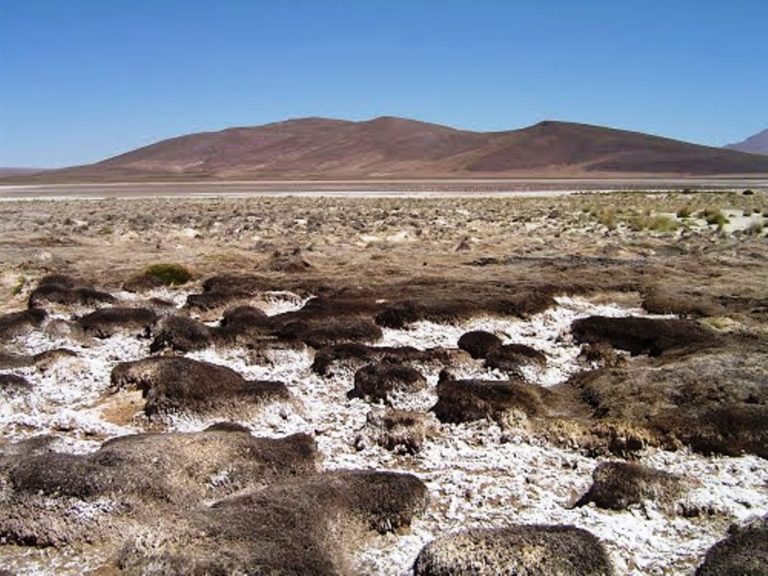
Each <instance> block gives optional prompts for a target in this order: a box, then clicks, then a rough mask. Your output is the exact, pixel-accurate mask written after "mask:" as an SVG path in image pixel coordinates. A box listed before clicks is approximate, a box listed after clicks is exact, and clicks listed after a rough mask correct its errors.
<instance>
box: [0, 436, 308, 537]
mask: <svg viewBox="0 0 768 576" xmlns="http://www.w3.org/2000/svg"><path fill="white" fill-rule="evenodd" d="M26 444H28V442H27V443H26ZM48 450H49V449H48V448H47V445H46V444H45V443H44V444H43V445H42V446H40V447H39V448H36V447H35V446H29V447H26V446H24V447H21V448H19V449H17V450H15V451H14V452H12V453H6V454H5V457H4V458H2V459H0V474H1V475H2V481H3V483H4V485H5V486H6V492H5V494H4V500H3V506H2V507H0V538H2V539H3V541H4V542H7V543H17V544H22V545H28V546H61V545H63V544H68V543H73V544H74V543H80V544H82V543H92V542H99V541H106V542H110V541H111V542H112V543H113V544H115V545H120V543H121V542H122V541H123V539H124V538H125V536H126V534H127V533H135V534H150V533H151V532H152V530H154V529H155V528H159V529H160V530H161V531H162V532H163V533H164V534H166V535H171V537H175V535H174V533H175V532H178V530H180V529H181V527H182V526H183V525H185V524H186V523H187V522H188V520H187V518H186V517H187V515H188V514H189V513H190V512H191V511H193V510H195V509H197V507H198V506H200V504H201V503H202V501H203V500H205V499H209V498H213V499H216V498H221V497H224V496H228V495H230V494H232V493H236V492H240V491H241V490H245V489H254V488H262V487H263V486H265V485H269V484H271V483H275V482H284V481H287V480H288V479H290V478H294V477H303V476H305V475H313V474H315V467H316V462H317V460H318V454H317V450H316V447H315V444H314V441H313V440H312V439H311V438H310V437H309V436H306V435H303V434H297V435H294V436H288V437H286V438H281V439H266V438H254V437H253V436H251V435H250V434H247V433H243V432H231V431H226V432H223V431H206V432H197V433H192V434H178V433H175V434H138V435H132V436H123V437H120V438H116V439H114V440H110V441H108V442H105V443H104V444H103V445H102V446H101V448H100V449H99V450H97V451H96V452H93V453H90V454H85V455H75V454H62V453H56V452H50V451H48ZM82 510H85V511H88V510H90V512H85V513H83V512H81V511H82Z"/></svg>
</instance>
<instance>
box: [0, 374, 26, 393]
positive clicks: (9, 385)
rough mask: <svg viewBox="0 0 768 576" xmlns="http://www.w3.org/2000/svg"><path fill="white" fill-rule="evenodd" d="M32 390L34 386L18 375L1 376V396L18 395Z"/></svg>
mask: <svg viewBox="0 0 768 576" xmlns="http://www.w3.org/2000/svg"><path fill="white" fill-rule="evenodd" d="M30 390H32V384H30V383H29V381H28V380H27V379H26V378H24V377H22V376H17V375H16V374H0V394H5V395H16V394H22V393H24V392H29V391H30Z"/></svg>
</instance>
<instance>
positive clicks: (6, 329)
mask: <svg viewBox="0 0 768 576" xmlns="http://www.w3.org/2000/svg"><path fill="white" fill-rule="evenodd" d="M47 317H48V314H46V312H45V310H40V309H39V308H32V309H30V310H23V311H21V312H11V313H10V314H3V315H2V316H0V338H3V339H10V338H13V337H14V336H18V335H20V334H27V333H29V332H31V331H32V330H34V329H35V328H38V327H39V326H40V325H41V324H42V323H43V321H44V320H45V319H46V318H47Z"/></svg>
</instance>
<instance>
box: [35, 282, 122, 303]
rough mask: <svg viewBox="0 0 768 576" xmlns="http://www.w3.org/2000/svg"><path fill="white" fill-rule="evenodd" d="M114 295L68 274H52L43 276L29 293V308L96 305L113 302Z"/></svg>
mask: <svg viewBox="0 0 768 576" xmlns="http://www.w3.org/2000/svg"><path fill="white" fill-rule="evenodd" d="M115 301H116V299H115V297H114V296H112V295H111V294H109V293H107V292H101V291H99V290H96V289H95V288H93V286H90V285H88V284H84V283H83V282H81V281H80V280H77V279H75V278H72V277H70V276H64V275H61V274H52V275H49V276H45V277H43V278H42V279H41V280H40V281H39V282H38V285H37V288H35V289H34V290H33V291H32V293H31V294H30V295H29V307H30V308H42V307H45V305H46V304H60V305H63V306H73V305H81V306H96V305H99V304H111V303H113V302H115Z"/></svg>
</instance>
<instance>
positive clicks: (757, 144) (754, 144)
mask: <svg viewBox="0 0 768 576" xmlns="http://www.w3.org/2000/svg"><path fill="white" fill-rule="evenodd" d="M726 148H729V149H731V150H738V151H740V152H749V153H750V154H768V128H766V129H765V130H763V131H762V132H758V133H757V134H754V135H753V136H750V137H749V138H747V139H746V140H743V141H741V142H737V143H736V144H729V145H728V146H726Z"/></svg>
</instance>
